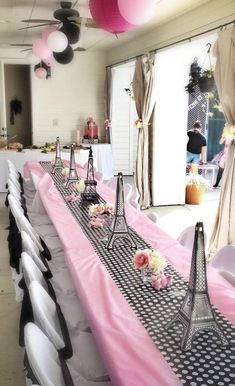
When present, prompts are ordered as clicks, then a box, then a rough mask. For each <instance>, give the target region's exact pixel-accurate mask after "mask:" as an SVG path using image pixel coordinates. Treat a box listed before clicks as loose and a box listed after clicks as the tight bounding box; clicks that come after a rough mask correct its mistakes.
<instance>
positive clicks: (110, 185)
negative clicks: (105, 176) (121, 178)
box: [106, 177, 117, 190]
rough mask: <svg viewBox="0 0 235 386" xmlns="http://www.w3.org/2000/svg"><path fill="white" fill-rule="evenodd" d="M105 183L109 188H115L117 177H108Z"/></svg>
mask: <svg viewBox="0 0 235 386" xmlns="http://www.w3.org/2000/svg"><path fill="white" fill-rule="evenodd" d="M106 185H107V186H109V187H110V189H113V190H115V189H116V186H117V177H112V178H110V180H109V181H108V182H107V184H106Z"/></svg>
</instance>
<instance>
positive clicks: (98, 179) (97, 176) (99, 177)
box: [94, 171, 104, 182]
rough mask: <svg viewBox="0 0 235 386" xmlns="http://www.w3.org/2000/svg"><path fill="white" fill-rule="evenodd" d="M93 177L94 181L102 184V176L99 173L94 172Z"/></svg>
mask: <svg viewBox="0 0 235 386" xmlns="http://www.w3.org/2000/svg"><path fill="white" fill-rule="evenodd" d="M94 177H95V179H96V180H97V181H100V182H102V181H103V179H104V178H103V174H102V173H101V172H98V171H96V172H94Z"/></svg>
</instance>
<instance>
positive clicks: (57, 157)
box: [51, 137, 64, 174]
mask: <svg viewBox="0 0 235 386" xmlns="http://www.w3.org/2000/svg"><path fill="white" fill-rule="evenodd" d="M63 167H64V165H63V162H62V159H61V154H60V138H59V137H56V154H55V163H54V166H53V168H52V169H51V173H52V174H55V172H56V170H60V169H63Z"/></svg>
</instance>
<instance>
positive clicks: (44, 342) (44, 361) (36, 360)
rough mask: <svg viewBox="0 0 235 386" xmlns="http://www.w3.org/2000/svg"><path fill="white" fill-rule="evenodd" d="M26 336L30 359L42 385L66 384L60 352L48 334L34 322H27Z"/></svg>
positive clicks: (57, 385)
mask: <svg viewBox="0 0 235 386" xmlns="http://www.w3.org/2000/svg"><path fill="white" fill-rule="evenodd" d="M24 337H25V349H26V352H27V357H28V361H29V364H30V367H31V369H32V372H33V373H34V375H35V377H36V379H37V380H38V382H39V383H40V385H43V386H55V385H56V386H65V383H64V378H63V373H62V369H61V365H60V361H59V356H58V352H57V351H56V349H55V347H54V346H53V344H52V343H51V342H50V340H49V339H48V338H47V336H46V335H45V334H43V332H42V331H41V330H40V329H39V328H38V327H37V326H36V325H35V324H34V323H27V324H26V326H25V329H24Z"/></svg>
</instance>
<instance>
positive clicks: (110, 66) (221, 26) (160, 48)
mask: <svg viewBox="0 0 235 386" xmlns="http://www.w3.org/2000/svg"><path fill="white" fill-rule="evenodd" d="M234 23H235V20H232V21H229V22H227V23H225V24H221V25H219V26H217V27H213V28H210V29H208V30H206V31H203V32H199V33H197V34H195V35H192V36H190V37H188V38H183V39H180V40H177V41H175V42H173V43H169V44H166V45H165V46H162V47H159V48H155V49H154V50H151V51H148V52H147V53H143V54H139V55H136V56H132V57H131V58H128V59H124V60H120V62H116V63H114V64H110V65H109V66H106V68H112V67H115V66H118V65H119V64H122V63H128V62H131V61H132V60H135V59H138V58H142V57H144V56H147V55H148V54H152V53H156V52H157V51H159V50H163V49H164V48H168V47H172V46H174V45H175V44H179V43H183V42H185V41H187V40H189V41H191V39H194V38H196V37H198V36H201V35H205V34H206V33H208V32H212V31H215V30H217V29H218V28H219V29H220V30H222V28H224V27H226V26H228V25H230V24H234Z"/></svg>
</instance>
